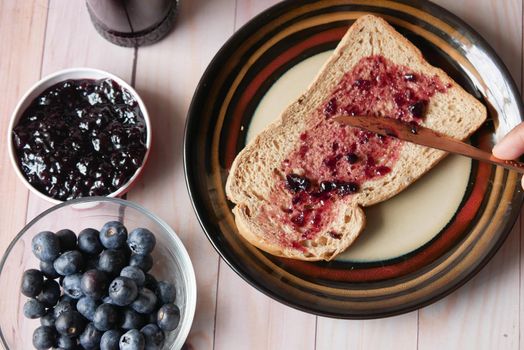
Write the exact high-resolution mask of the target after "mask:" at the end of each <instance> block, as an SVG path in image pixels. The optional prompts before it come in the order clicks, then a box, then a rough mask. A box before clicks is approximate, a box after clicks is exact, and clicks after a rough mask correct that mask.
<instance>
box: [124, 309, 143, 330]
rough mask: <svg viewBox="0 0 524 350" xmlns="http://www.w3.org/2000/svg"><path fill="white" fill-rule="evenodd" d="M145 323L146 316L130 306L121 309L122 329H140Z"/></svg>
mask: <svg viewBox="0 0 524 350" xmlns="http://www.w3.org/2000/svg"><path fill="white" fill-rule="evenodd" d="M145 324H147V317H146V315H144V314H140V313H138V312H136V311H135V310H133V309H131V308H124V309H123V311H122V325H121V326H120V327H121V328H122V329H125V330H130V329H140V328H142V327H143V326H144V325H145Z"/></svg>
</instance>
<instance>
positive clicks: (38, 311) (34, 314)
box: [24, 299, 45, 318]
mask: <svg viewBox="0 0 524 350" xmlns="http://www.w3.org/2000/svg"><path fill="white" fill-rule="evenodd" d="M44 315H45V306H44V304H42V303H41V302H39V301H38V300H36V299H28V300H27V301H26V302H25V304H24V316H25V317H27V318H39V317H42V316H44Z"/></svg>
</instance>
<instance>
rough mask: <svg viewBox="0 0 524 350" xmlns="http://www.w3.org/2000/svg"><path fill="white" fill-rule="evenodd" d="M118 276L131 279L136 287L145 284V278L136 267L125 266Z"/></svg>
mask: <svg viewBox="0 0 524 350" xmlns="http://www.w3.org/2000/svg"><path fill="white" fill-rule="evenodd" d="M120 276H123V277H127V278H131V279H132V280H133V281H135V283H136V285H137V286H138V287H142V286H143V285H144V283H145V280H146V276H145V275H144V272H143V271H142V270H140V269H139V268H138V267H136V266H126V267H124V268H123V269H122V271H120Z"/></svg>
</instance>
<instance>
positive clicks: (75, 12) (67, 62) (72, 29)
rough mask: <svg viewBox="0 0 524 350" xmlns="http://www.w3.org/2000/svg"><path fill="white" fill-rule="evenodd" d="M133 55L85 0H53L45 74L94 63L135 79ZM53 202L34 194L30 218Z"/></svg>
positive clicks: (128, 78) (32, 195)
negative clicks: (100, 24) (99, 26)
mask: <svg viewBox="0 0 524 350" xmlns="http://www.w3.org/2000/svg"><path fill="white" fill-rule="evenodd" d="M65 23H67V24H68V26H67V30H66V29H65V28H64V25H65ZM133 57H134V49H132V48H123V47H119V46H116V45H113V44H111V43H110V42H108V41H107V40H105V39H103V38H102V37H101V36H100V35H98V33H97V32H96V30H95V29H94V27H93V25H92V24H91V20H90V19H89V15H88V13H87V10H86V4H85V2H84V1H62V0H50V2H49V17H48V21H47V31H46V36H45V45H44V55H43V58H42V72H41V77H45V76H47V75H49V74H51V73H54V72H56V71H58V70H61V69H66V68H75V67H91V68H98V69H102V70H105V71H108V72H111V73H113V74H116V75H118V76H120V77H121V78H122V79H124V80H126V81H127V82H131V74H132V71H133ZM52 206H53V205H52V204H50V203H47V202H46V201H44V200H42V199H40V198H39V197H37V196H36V195H34V194H30V195H29V202H28V208H27V221H30V220H32V219H33V218H34V217H35V216H36V215H38V214H39V213H41V212H42V211H44V210H46V209H48V208H50V207H52Z"/></svg>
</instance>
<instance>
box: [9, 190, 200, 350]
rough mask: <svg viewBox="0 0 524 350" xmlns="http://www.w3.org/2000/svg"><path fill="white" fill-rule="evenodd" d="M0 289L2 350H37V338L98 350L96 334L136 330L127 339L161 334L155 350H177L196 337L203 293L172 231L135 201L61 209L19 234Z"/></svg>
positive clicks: (96, 200)
mask: <svg viewBox="0 0 524 350" xmlns="http://www.w3.org/2000/svg"><path fill="white" fill-rule="evenodd" d="M86 204H90V205H86ZM151 235H153V236H154V240H152V239H151ZM53 242H55V243H56V244H53ZM115 252H116V254H115ZM82 257H83V258H82ZM63 262H66V264H62V263H63ZM53 268H54V269H53ZM42 275H43V276H42ZM77 275H80V276H81V278H75V276H77ZM119 281H120V282H124V283H120V284H119ZM121 284H123V285H124V286H127V285H134V286H135V287H133V288H131V289H129V288H127V289H123V288H121ZM52 287H54V288H52ZM0 290H1V291H2V292H1V297H0V310H2V312H1V313H0V348H5V349H7V350H10V349H16V350H18V349H24V350H30V349H34V348H35V346H34V342H35V339H34V337H35V336H36V337H37V343H38V342H40V344H42V343H46V344H50V345H51V346H49V348H58V347H59V345H60V344H61V343H62V342H63V341H65V340H70V341H73V342H75V343H76V342H80V343H81V344H82V342H83V343H84V348H85V347H86V346H85V345H86V343H87V344H89V343H94V345H93V347H87V348H97V349H98V348H99V347H100V344H101V342H102V339H101V338H100V337H96V335H97V334H98V335H99V336H100V335H102V333H103V334H105V333H110V332H112V333H114V334H113V336H112V337H111V334H108V335H107V336H106V338H108V337H109V338H115V337H116V338H117V339H116V340H125V339H122V337H123V335H124V333H127V332H128V331H131V330H134V331H132V332H131V333H130V334H129V335H128V337H127V338H130V339H128V340H132V339H131V338H133V336H137V334H138V337H139V338H142V337H143V338H146V337H148V336H149V337H150V338H151V337H153V338H155V339H158V337H157V336H158V334H159V333H160V342H159V343H161V344H163V345H161V346H160V347H152V348H159V349H163V350H176V349H181V348H182V346H183V344H184V342H185V340H186V338H187V335H188V333H189V330H190V328H191V325H192V322H193V317H194V313H195V307H196V292H197V287H196V280H195V274H194V270H193V266H192V263H191V260H190V257H189V255H188V253H187V251H186V249H185V247H184V245H183V243H182V241H181V240H180V239H179V238H178V236H177V234H176V233H175V232H174V231H173V229H171V227H169V225H168V224H166V223H165V222H164V221H162V220H161V219H159V218H158V217H156V216H155V215H154V214H152V213H151V212H149V211H148V210H146V209H144V208H143V207H141V206H139V205H137V204H135V203H133V202H129V201H125V200H122V199H118V198H108V197H89V198H78V199H73V200H71V201H67V202H65V203H61V204H58V205H55V206H54V207H52V208H51V209H48V210H46V211H44V212H43V213H41V214H40V215H38V216H37V217H36V218H35V219H33V220H32V221H31V222H29V223H28V224H27V225H26V226H25V227H24V228H23V229H22V230H21V231H20V233H18V235H17V236H16V237H15V238H14V239H13V241H12V242H11V243H10V245H9V246H8V248H7V250H6V253H5V254H4V256H3V258H2V260H1V262H0ZM130 294H133V295H130ZM152 300H153V301H152ZM93 305H94V306H93ZM121 305H124V306H121ZM37 306H38V307H37ZM29 316H30V317H32V318H29ZM42 327H49V328H42ZM158 328H161V330H162V332H159V330H158ZM63 334H67V337H69V339H67V337H64V336H61V335H63ZM127 338H126V339H127ZM107 340H108V339H106V341H107ZM109 340H111V339H109ZM74 348H75V349H76V348H80V347H74Z"/></svg>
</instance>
